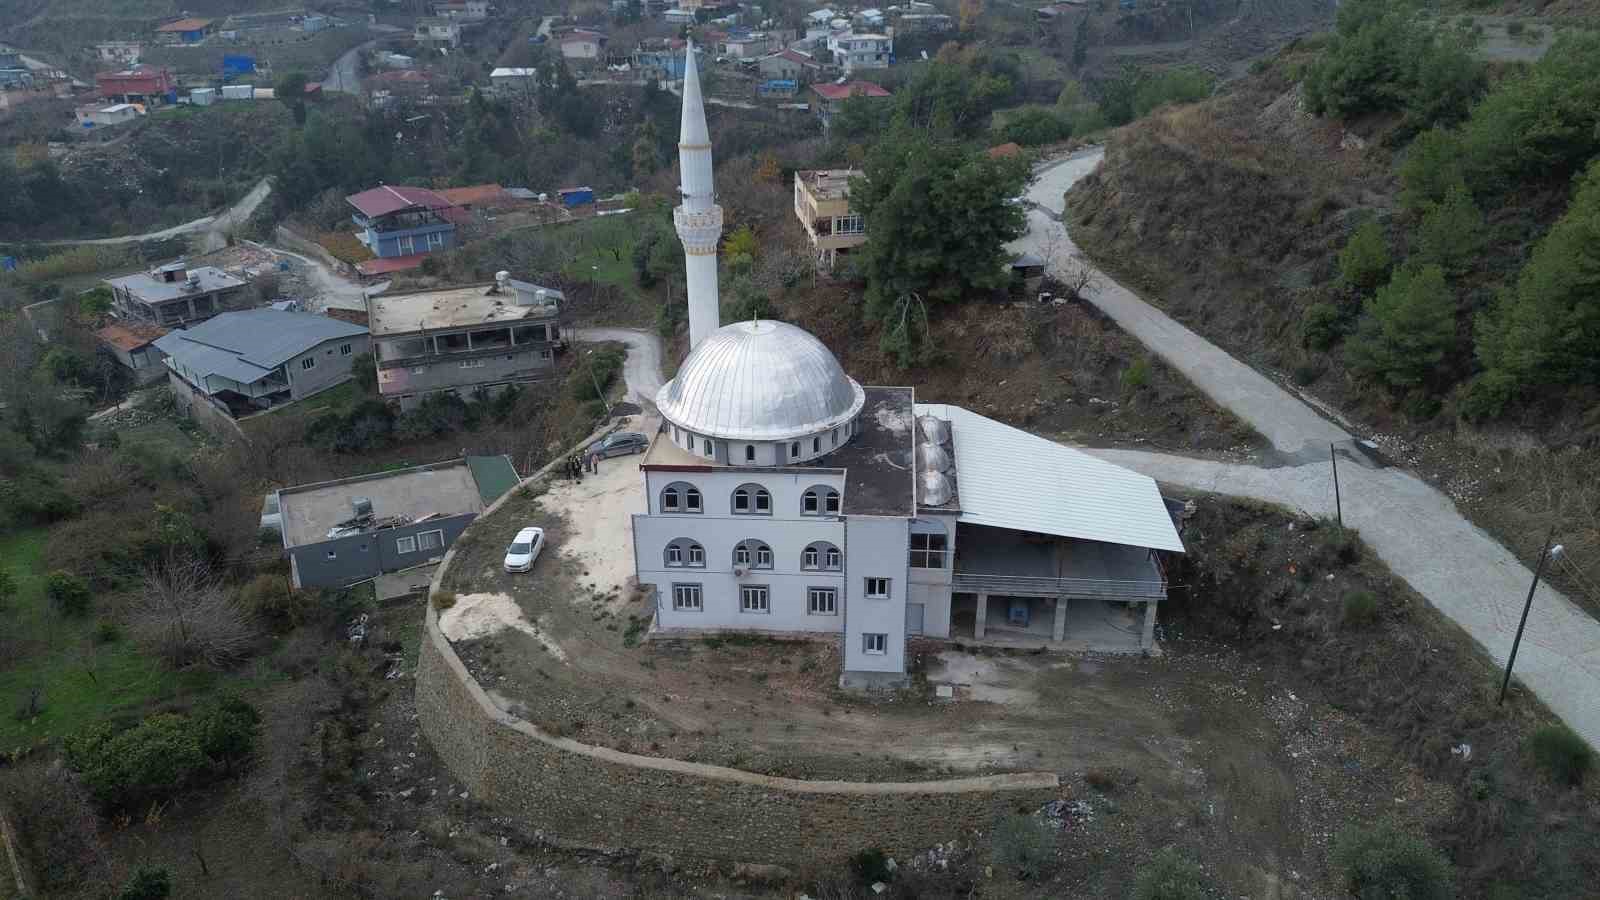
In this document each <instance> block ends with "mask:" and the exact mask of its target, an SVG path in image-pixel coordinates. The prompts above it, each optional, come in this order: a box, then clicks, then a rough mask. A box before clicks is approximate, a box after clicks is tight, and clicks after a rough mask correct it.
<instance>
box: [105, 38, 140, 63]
mask: <svg viewBox="0 0 1600 900" xmlns="http://www.w3.org/2000/svg"><path fill="white" fill-rule="evenodd" d="M94 50H95V54H96V55H97V56H99V57H100V61H101V62H108V63H112V64H114V65H119V66H136V65H138V64H139V56H140V54H142V53H143V52H144V45H143V44H141V43H139V42H138V41H101V42H100V43H98V44H95V45H94Z"/></svg>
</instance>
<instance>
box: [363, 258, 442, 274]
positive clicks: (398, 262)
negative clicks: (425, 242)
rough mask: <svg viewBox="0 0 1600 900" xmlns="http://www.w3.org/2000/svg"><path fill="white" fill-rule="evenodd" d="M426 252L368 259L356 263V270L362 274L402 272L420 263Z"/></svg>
mask: <svg viewBox="0 0 1600 900" xmlns="http://www.w3.org/2000/svg"><path fill="white" fill-rule="evenodd" d="M427 255H428V254H426V253H413V254H411V255H410V256H389V257H385V258H383V259H369V260H367V261H366V262H362V263H356V271H357V272H360V273H361V274H362V275H366V276H369V277H370V276H373V275H387V274H389V273H390V272H404V271H405V270H407V269H415V268H416V267H417V266H420V265H422V258H423V257H424V256H427Z"/></svg>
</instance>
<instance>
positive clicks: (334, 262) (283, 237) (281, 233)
mask: <svg viewBox="0 0 1600 900" xmlns="http://www.w3.org/2000/svg"><path fill="white" fill-rule="evenodd" d="M273 234H274V235H275V236H276V237H277V239H278V243H280V244H283V245H284V246H286V247H288V248H289V249H291V250H294V251H296V252H298V253H304V254H305V255H307V256H315V257H316V258H317V259H319V260H321V261H322V262H323V263H325V264H326V265H327V266H328V267H329V268H331V269H333V270H334V271H335V272H338V273H339V274H341V275H352V276H353V275H354V274H355V269H354V267H352V266H351V265H350V264H349V263H347V262H344V261H343V260H341V259H339V257H337V256H334V255H333V254H332V253H329V252H328V248H327V247H324V246H322V245H321V244H319V243H317V242H316V241H313V240H311V239H310V238H308V237H305V236H304V235H302V234H300V233H299V232H297V231H295V230H294V229H292V228H290V227H289V226H287V225H279V226H278V227H277V228H276V229H274V231H273Z"/></svg>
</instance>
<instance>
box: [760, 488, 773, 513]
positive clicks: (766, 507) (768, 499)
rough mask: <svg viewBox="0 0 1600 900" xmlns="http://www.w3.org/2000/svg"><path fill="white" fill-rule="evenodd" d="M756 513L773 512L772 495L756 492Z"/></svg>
mask: <svg viewBox="0 0 1600 900" xmlns="http://www.w3.org/2000/svg"><path fill="white" fill-rule="evenodd" d="M756 512H758V513H769V512H772V495H771V494H769V493H767V492H766V491H756Z"/></svg>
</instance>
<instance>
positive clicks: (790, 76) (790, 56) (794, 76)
mask: <svg viewBox="0 0 1600 900" xmlns="http://www.w3.org/2000/svg"><path fill="white" fill-rule="evenodd" d="M756 65H757V67H758V68H759V69H760V70H761V77H762V78H764V79H767V80H769V81H775V80H782V81H793V82H795V83H796V84H810V83H811V82H813V81H815V80H816V79H817V77H818V76H819V75H820V74H821V73H822V63H820V62H818V61H817V58H816V57H814V56H812V55H811V54H809V53H801V52H800V51H799V50H787V49H785V50H779V51H778V52H777V53H773V54H770V55H768V56H763V57H761V61H760V62H759V63H757V64H756Z"/></svg>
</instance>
